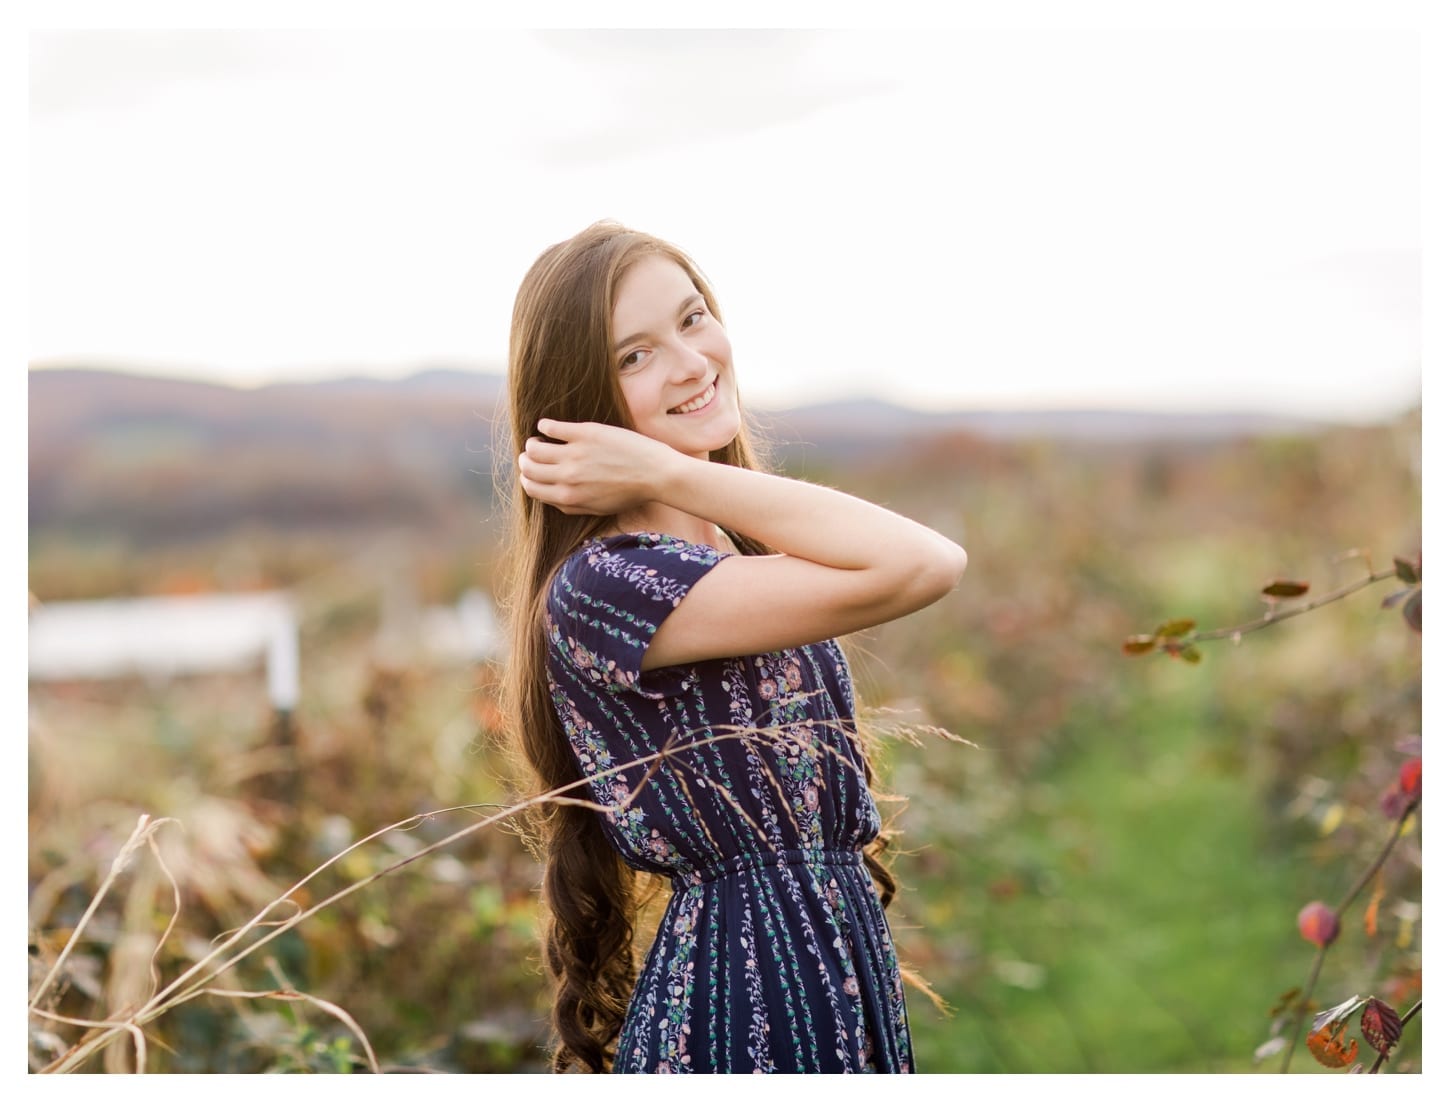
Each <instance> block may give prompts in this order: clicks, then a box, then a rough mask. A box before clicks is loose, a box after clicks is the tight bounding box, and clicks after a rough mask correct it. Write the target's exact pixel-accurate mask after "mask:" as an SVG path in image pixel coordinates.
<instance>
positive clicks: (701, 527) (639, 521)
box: [614, 501, 730, 551]
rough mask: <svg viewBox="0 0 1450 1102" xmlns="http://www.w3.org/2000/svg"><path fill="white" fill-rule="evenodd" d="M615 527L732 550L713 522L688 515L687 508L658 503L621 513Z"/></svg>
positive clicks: (626, 530) (622, 530)
mask: <svg viewBox="0 0 1450 1102" xmlns="http://www.w3.org/2000/svg"><path fill="white" fill-rule="evenodd" d="M614 527H615V528H617V529H618V530H619V531H620V532H661V533H663V534H664V535H667V536H678V537H679V538H680V539H682V540H688V541H689V542H691V543H703V544H706V545H707V546H710V547H714V548H717V549H719V550H722V551H725V550H729V549H730V544H729V541H728V540H727V539H726V538H725V536H724V535H722V534H721V532H720V530H719V529H718V528H716V527H715V525H714V523H713V522H712V521H708V520H705V519H704V518H703V517H697V516H695V515H694V514H693V513H687V512H685V511H684V510H683V509H676V508H675V507H674V506H672V505H661V504H660V503H659V502H657V501H652V502H650V503H649V504H647V505H643V506H641V507H640V508H638V509H633V510H631V511H630V512H628V513H621V514H620V515H619V516H617V517H616V518H615V520H614Z"/></svg>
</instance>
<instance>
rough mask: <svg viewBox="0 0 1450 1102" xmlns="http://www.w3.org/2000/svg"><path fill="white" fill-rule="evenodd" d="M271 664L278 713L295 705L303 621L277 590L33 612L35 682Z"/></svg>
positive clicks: (45, 607)
mask: <svg viewBox="0 0 1450 1102" xmlns="http://www.w3.org/2000/svg"><path fill="white" fill-rule="evenodd" d="M259 660H260V661H262V662H264V663H265V665H266V671H267V695H268V696H269V698H270V699H271V702H272V707H273V708H275V709H277V710H278V711H281V712H291V711H292V710H293V709H294V708H295V707H296V706H297V696H298V659H297V616H296V613H295V611H294V609H293V605H292V601H291V599H290V598H289V597H288V596H287V595H286V594H285V593H280V592H276V591H272V592H263V593H208V594H200V595H196V596H185V597H137V598H113V599H108V600H102V601H50V602H46V603H44V604H39V605H36V606H35V607H34V608H32V609H31V611H30V652H29V665H30V679H31V680H32V681H69V680H90V679H100V678H111V677H126V676H139V677H174V676H176V675H179V674H190V673H224V672H231V671H244V670H247V669H250V668H252V667H253V666H255V665H256V663H257V662H258V661H259Z"/></svg>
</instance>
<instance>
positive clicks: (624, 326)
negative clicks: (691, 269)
mask: <svg viewBox="0 0 1450 1102" xmlns="http://www.w3.org/2000/svg"><path fill="white" fill-rule="evenodd" d="M695 293H696V290H695V284H694V283H693V282H692V281H691V279H690V276H689V273H688V272H686V271H685V269H683V268H681V267H680V266H679V265H678V264H676V263H675V262H674V261H673V260H671V259H670V258H669V257H667V256H661V255H659V254H658V253H653V254H651V255H649V256H644V257H641V258H640V259H639V260H637V261H635V262H634V263H633V264H631V265H630V266H629V268H628V269H627V270H626V271H625V273H624V275H622V276H621V277H620V279H619V283H618V285H617V286H616V288H615V294H614V318H613V320H614V328H615V331H616V332H624V331H626V330H628V329H632V328H638V327H640V326H642V325H648V324H649V323H650V322H651V321H652V320H653V319H654V318H656V317H657V316H659V315H669V314H673V313H674V312H675V310H676V309H677V308H678V307H679V305H680V303H681V302H683V301H684V300H685V299H686V298H688V297H689V296H691V295H693V294H695Z"/></svg>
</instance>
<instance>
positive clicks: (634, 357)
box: [619, 349, 644, 371]
mask: <svg viewBox="0 0 1450 1102" xmlns="http://www.w3.org/2000/svg"><path fill="white" fill-rule="evenodd" d="M642 362H644V350H643V349H636V350H635V351H633V352H631V353H630V354H629V355H627V356H625V357H624V359H622V360H620V361H619V370H621V371H628V370H629V369H630V368H632V367H638V366H639V365H640V364H641V363H642Z"/></svg>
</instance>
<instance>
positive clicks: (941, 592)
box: [930, 536, 967, 600]
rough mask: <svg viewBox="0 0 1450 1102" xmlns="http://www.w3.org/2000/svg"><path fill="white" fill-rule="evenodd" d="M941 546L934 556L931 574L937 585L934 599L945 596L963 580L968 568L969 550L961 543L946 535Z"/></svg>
mask: <svg viewBox="0 0 1450 1102" xmlns="http://www.w3.org/2000/svg"><path fill="white" fill-rule="evenodd" d="M941 544H942V545H941V548H940V549H939V551H938V553H937V554H936V555H935V556H934V557H933V563H932V568H931V570H930V574H931V576H932V580H933V582H934V583H935V585H936V587H937V592H936V596H935V597H933V598H932V599H933V600H938V599H940V598H942V597H945V596H946V595H947V594H948V593H950V592H951V591H952V590H954V589H956V587H957V585H958V584H959V583H960V582H961V580H962V575H963V574H964V573H965V572H966V569H967V551H966V548H964V547H962V546H961V545H960V544H957V543H953V542H952V541H951V540H949V539H947V538H946V537H945V536H943V537H942V540H941Z"/></svg>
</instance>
